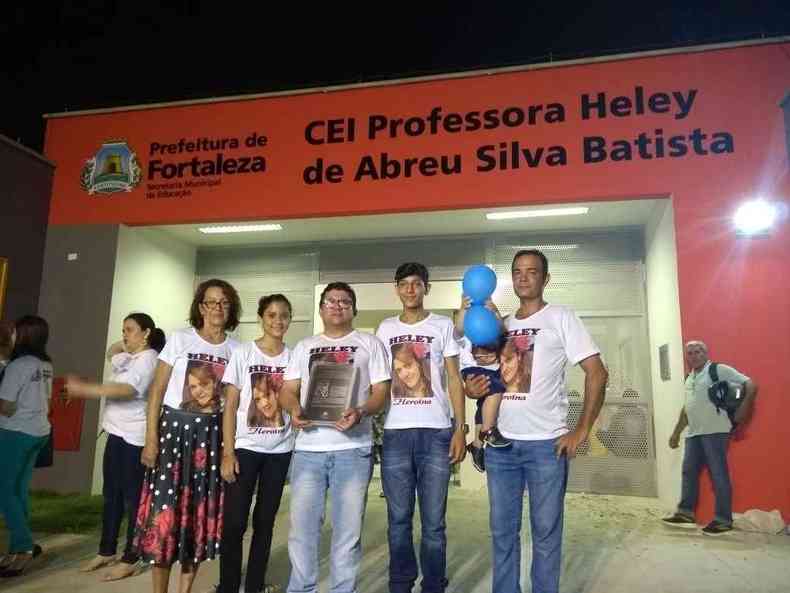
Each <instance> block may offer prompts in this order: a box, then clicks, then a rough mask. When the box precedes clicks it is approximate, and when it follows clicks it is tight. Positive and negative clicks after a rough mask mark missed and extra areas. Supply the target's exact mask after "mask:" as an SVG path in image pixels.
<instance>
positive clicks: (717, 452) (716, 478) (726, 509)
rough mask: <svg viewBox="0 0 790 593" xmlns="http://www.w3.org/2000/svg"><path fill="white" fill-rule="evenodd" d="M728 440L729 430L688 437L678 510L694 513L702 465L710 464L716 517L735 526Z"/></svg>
mask: <svg viewBox="0 0 790 593" xmlns="http://www.w3.org/2000/svg"><path fill="white" fill-rule="evenodd" d="M729 443H730V434H729V433H727V432H721V433H716V434H704V435H699V436H695V437H688V438H687V439H686V451H685V453H684V454H683V485H682V487H681V494H680V504H678V512H680V513H682V514H684V515H687V516H689V517H693V516H694V508H695V507H696V506H697V497H698V496H699V473H700V470H702V468H703V466H708V471H709V472H710V479H711V482H713V494H714V496H715V497H716V515H715V519H716V520H717V521H720V522H721V523H724V524H726V525H732V485H731V484H730V470H729V469H728V467H727V447H728V446H729Z"/></svg>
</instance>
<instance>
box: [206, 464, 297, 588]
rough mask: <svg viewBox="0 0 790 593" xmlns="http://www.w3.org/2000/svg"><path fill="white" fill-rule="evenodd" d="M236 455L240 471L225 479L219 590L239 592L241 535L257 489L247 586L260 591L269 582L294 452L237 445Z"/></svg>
mask: <svg viewBox="0 0 790 593" xmlns="http://www.w3.org/2000/svg"><path fill="white" fill-rule="evenodd" d="M236 459H238V461H239V470H240V471H239V475H238V476H236V481H235V482H234V483H232V484H228V483H225V500H224V503H223V509H224V510H223V513H224V515H223V521H224V526H223V533H222V544H221V554H220V564H219V567H220V572H219V575H220V576H219V589H218V593H238V591H239V587H240V586H241V556H242V551H243V550H242V538H243V537H244V532H245V531H247V521H248V519H249V516H250V505H251V504H252V496H253V494H256V489H257V494H256V496H255V510H254V511H253V513H252V530H253V531H252V542H251V543H250V555H249V558H248V559H247V576H246V578H245V580H244V590H245V591H247V592H248V593H257V592H258V591H262V590H263V587H264V585H265V584H266V569H267V567H268V565H269V552H270V551H271V548H272V531H273V530H274V518H275V516H276V515H277V510H278V509H279V508H280V499H281V498H282V494H283V487H284V486H285V478H286V476H287V475H288V466H289V465H290V463H291V453H290V452H289V453H256V452H254V451H248V450H246V449H236Z"/></svg>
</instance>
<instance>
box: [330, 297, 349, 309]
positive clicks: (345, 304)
mask: <svg viewBox="0 0 790 593" xmlns="http://www.w3.org/2000/svg"><path fill="white" fill-rule="evenodd" d="M353 304H354V302H353V301H352V300H351V299H332V298H326V299H324V306H326V307H329V306H332V307H339V308H340V309H350V308H351V305H353Z"/></svg>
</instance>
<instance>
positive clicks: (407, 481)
mask: <svg viewBox="0 0 790 593" xmlns="http://www.w3.org/2000/svg"><path fill="white" fill-rule="evenodd" d="M452 435H453V429H452V428H406V429H397V430H389V429H388V430H385V431H384V445H383V447H382V458H381V481H382V485H383V487H384V495H385V496H386V497H387V520H388V523H389V529H388V531H387V537H388V540H389V548H390V570H389V584H390V593H411V590H412V587H414V582H415V581H416V580H417V559H416V558H415V556H414V537H413V532H412V531H413V530H412V520H413V518H414V494H415V492H416V493H417V500H418V501H419V503H420V521H421V523H422V538H421V542H420V567H421V569H422V590H423V593H442V592H443V591H444V589H445V587H446V586H447V576H446V572H447V536H446V534H445V528H446V523H445V513H446V511H447V487H448V485H449V482H450V458H449V457H448V454H449V452H450V440H451V438H452Z"/></svg>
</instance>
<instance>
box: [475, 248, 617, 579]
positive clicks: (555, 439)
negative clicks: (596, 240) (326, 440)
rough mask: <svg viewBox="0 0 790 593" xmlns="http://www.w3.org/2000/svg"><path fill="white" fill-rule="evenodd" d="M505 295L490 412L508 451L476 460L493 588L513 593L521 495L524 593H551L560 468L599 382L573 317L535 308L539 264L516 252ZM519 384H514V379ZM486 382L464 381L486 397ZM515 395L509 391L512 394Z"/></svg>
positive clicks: (544, 280)
mask: <svg viewBox="0 0 790 593" xmlns="http://www.w3.org/2000/svg"><path fill="white" fill-rule="evenodd" d="M512 277H513V290H514V291H515V293H516V295H517V296H518V297H519V301H520V306H519V308H518V310H517V311H516V313H515V314H514V315H509V316H507V317H506V318H505V319H504V324H505V328H506V339H507V342H506V344H505V348H504V349H503V351H502V360H501V365H502V366H501V370H502V380H503V381H504V382H505V383H506V384H508V389H507V392H506V393H505V394H504V396H503V397H502V404H501V407H500V411H499V423H498V426H499V430H500V432H501V433H502V435H503V436H504V437H505V438H507V439H508V440H510V441H512V443H513V444H512V446H511V447H507V448H491V447H487V448H486V450H485V466H486V472H487V474H488V493H489V500H490V504H491V514H490V521H491V539H492V547H493V564H494V566H493V586H492V590H493V591H496V593H520V592H521V586H520V583H519V575H520V571H521V569H520V560H521V543H520V532H521V517H522V506H523V498H524V497H523V493H524V488H525V487H527V489H528V491H529V505H530V513H529V518H530V531H531V533H532V570H531V580H532V592H533V593H557V591H558V590H559V581H560V567H561V565H562V558H561V550H562V524H563V508H564V502H565V488H566V484H567V478H568V458H570V457H573V456H574V455H575V454H576V449H577V447H578V446H579V445H580V444H581V443H582V442H583V441H584V440H585V439H586V438H587V436H588V435H589V432H590V428H591V427H592V425H593V423H594V422H595V419H596V418H597V416H598V412H599V411H600V409H601V405H602V404H603V400H604V390H605V387H606V381H607V378H608V374H607V372H606V369H605V368H604V366H603V363H602V362H601V357H600V354H599V350H598V348H597V346H596V345H595V344H594V343H593V340H592V338H591V337H590V335H589V333H588V332H587V330H586V329H585V327H584V324H583V323H582V322H581V320H580V319H579V318H578V317H577V316H576V314H575V313H573V311H571V310H570V309H568V308H567V307H563V306H559V305H552V304H549V303H547V302H546V301H544V300H543V290H544V289H545V288H546V285H547V284H548V283H549V280H550V276H549V264H548V261H547V259H546V256H545V255H544V254H543V253H542V252H540V251H538V250H536V249H526V250H521V251H518V252H517V253H516V255H515V257H514V258H513V263H512ZM568 363H570V364H579V365H580V366H581V368H582V370H583V371H584V373H585V381H584V409H583V411H582V416H581V418H580V420H579V422H578V424H577V426H576V428H575V429H574V430H572V431H569V430H568V426H567V415H568V396H567V393H566V389H565V368H566V365H567V364H568ZM516 373H517V374H518V375H519V377H518V380H516V379H515V377H514V375H515V374H516ZM487 384H488V378H486V377H472V378H468V379H467V381H466V388H467V390H468V391H469V392H470V393H472V394H478V395H479V394H483V393H487V391H488V385H487ZM516 386H518V388H517V391H513V389H514V388H516Z"/></svg>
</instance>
